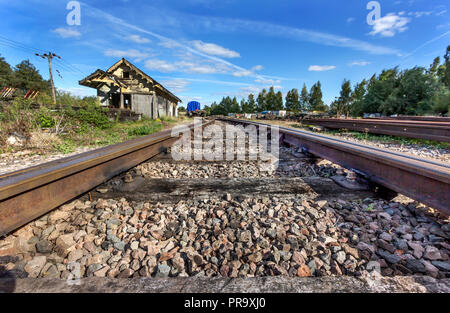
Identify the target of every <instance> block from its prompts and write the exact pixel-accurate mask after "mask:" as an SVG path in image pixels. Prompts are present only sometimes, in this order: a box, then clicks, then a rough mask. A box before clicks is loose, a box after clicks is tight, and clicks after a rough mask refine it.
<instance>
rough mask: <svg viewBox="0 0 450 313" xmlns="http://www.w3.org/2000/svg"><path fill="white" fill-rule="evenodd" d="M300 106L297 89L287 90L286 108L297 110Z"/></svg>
mask: <svg viewBox="0 0 450 313" xmlns="http://www.w3.org/2000/svg"><path fill="white" fill-rule="evenodd" d="M300 109H301V108H300V96H299V94H298V89H295V88H294V89H292V90H289V91H288V93H287V95H286V110H288V111H293V112H297V111H299V110H300Z"/></svg>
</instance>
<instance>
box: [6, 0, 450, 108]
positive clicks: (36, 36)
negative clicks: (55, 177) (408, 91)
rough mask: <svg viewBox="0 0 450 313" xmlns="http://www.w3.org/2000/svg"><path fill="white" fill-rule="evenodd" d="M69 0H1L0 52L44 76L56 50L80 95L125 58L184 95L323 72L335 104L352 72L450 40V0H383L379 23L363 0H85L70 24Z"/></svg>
mask: <svg viewBox="0 0 450 313" xmlns="http://www.w3.org/2000/svg"><path fill="white" fill-rule="evenodd" d="M68 2H69V1H59V0H51V1H50V0H48V1H40V0H20V1H11V0H7V1H5V0H0V16H1V17H2V19H1V20H0V54H1V55H2V56H3V57H5V58H6V60H7V61H8V62H9V63H10V64H12V65H16V64H17V63H19V62H20V61H21V60H23V59H30V60H31V61H32V62H33V63H34V64H35V65H36V66H37V67H38V69H39V70H40V73H41V74H42V75H43V76H44V78H48V67H47V63H46V61H45V60H43V59H40V58H38V57H36V56H34V54H33V53H34V51H35V50H36V51H35V52H40V53H42V51H41V50H45V51H49V50H50V51H52V52H55V53H57V54H58V55H60V56H62V57H63V61H58V60H57V61H55V64H54V66H55V69H57V70H58V71H59V72H60V73H61V76H62V78H61V77H59V76H58V75H57V74H55V76H56V77H55V84H56V86H57V88H60V89H64V90H68V91H71V92H72V93H75V94H77V95H92V94H95V90H93V89H90V88H85V87H82V86H79V85H78V81H79V80H81V79H82V78H84V77H85V76H87V75H89V74H90V73H92V72H94V71H95V70H96V69H98V68H100V69H107V68H108V67H109V66H111V65H112V64H114V63H115V62H116V61H117V60H118V59H120V58H121V57H125V58H127V59H129V60H130V61H131V62H132V63H134V64H135V65H137V66H138V67H140V68H141V69H142V70H144V71H145V72H146V73H147V74H149V75H150V76H152V77H153V78H155V79H156V80H158V81H159V82H160V83H162V84H163V85H165V86H166V87H167V88H168V89H169V90H171V91H173V92H174V93H175V94H176V95H178V96H179V97H180V98H181V99H182V100H183V102H184V104H186V103H187V102H188V101H190V100H198V101H200V102H201V103H202V104H203V105H205V104H210V103H211V102H213V101H220V99H221V98H222V97H223V96H236V97H238V98H242V97H245V96H247V95H248V94H249V93H250V92H251V93H258V92H259V91H260V90H262V88H268V87H269V86H275V88H276V89H277V90H281V91H282V92H283V94H284V95H285V94H286V93H287V91H288V90H290V89H292V88H298V89H301V88H302V86H303V83H306V85H307V87H308V88H310V87H311V85H312V84H314V83H315V82H316V81H318V80H320V81H321V82H322V87H323V93H324V100H325V102H326V103H327V104H329V103H330V102H331V101H332V100H333V99H334V97H335V96H337V95H338V93H339V90H340V85H341V83H342V80H343V79H344V78H347V79H350V80H351V82H352V84H354V83H356V82H358V81H360V80H362V79H363V78H370V76H371V75H372V74H374V73H376V72H378V73H379V72H380V71H381V70H382V69H383V68H388V67H393V66H397V65H398V66H400V68H408V67H413V66H416V65H419V66H426V67H428V66H429V64H431V62H432V60H433V58H434V57H436V56H441V57H442V56H443V55H444V53H445V49H446V47H447V45H448V44H450V12H449V11H448V10H450V8H449V7H450V2H449V1H448V0H447V1H444V0H433V1H430V0H399V1H395V0H389V1H378V2H379V4H380V8H381V15H380V17H379V19H377V20H376V21H375V22H373V23H371V24H372V25H369V24H368V22H367V15H368V14H369V13H370V12H371V10H368V9H367V4H368V3H369V1H366V0H364V1H363V0H345V1H344V0H341V1H335V0H315V1H310V0H308V1H304V0H289V1H288V0H277V1H275V0H272V1H268V0H259V1H253V0H240V1H238V0H221V1H211V0H183V1H170V0H156V1H151V0H150V1H149V0H147V1H143V0H135V1H132V0H116V1H107V0H97V1H88V0H86V1H80V3H81V25H80V26H77V25H74V26H71V25H68V24H67V21H66V17H67V14H69V12H70V11H69V10H67V8H66V6H67V3H68ZM8 40H13V41H14V42H18V43H21V44H22V47H23V48H17V44H14V43H13V44H12V43H11V41H8ZM23 45H25V47H24V46H23ZM37 49H41V50H37Z"/></svg>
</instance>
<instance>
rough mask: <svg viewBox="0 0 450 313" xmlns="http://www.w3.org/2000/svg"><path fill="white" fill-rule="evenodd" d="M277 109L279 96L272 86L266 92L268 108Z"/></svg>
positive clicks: (270, 109)
mask: <svg viewBox="0 0 450 313" xmlns="http://www.w3.org/2000/svg"><path fill="white" fill-rule="evenodd" d="M276 109H277V96H276V94H275V90H274V88H273V86H272V87H270V88H269V91H268V92H267V94H266V110H269V111H274V110H276Z"/></svg>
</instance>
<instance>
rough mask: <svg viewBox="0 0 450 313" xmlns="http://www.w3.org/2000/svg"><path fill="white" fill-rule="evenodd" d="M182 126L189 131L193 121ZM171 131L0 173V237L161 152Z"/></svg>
mask: <svg viewBox="0 0 450 313" xmlns="http://www.w3.org/2000/svg"><path fill="white" fill-rule="evenodd" d="M213 121H214V120H210V121H206V122H204V123H202V127H205V126H207V125H209V124H211V123H212V122H213ZM186 126H187V127H188V128H189V129H191V130H192V129H193V127H194V124H191V125H186ZM171 133H172V131H171V130H166V131H163V132H159V133H155V134H152V135H149V136H145V137H141V138H138V139H134V140H130V141H127V142H123V143H119V144H116V145H112V146H108V147H104V148H100V149H97V150H93V151H89V152H85V153H81V154H78V155H75V156H71V157H67V158H63V159H59V160H55V161H52V162H48V163H45V164H41V165H37V166H33V167H30V168H26V169H23V170H19V171H15V172H12V173H7V174H4V175H0V236H3V235H5V234H8V233H10V232H11V231H14V230H15V229H17V228H18V227H20V226H23V225H25V224H26V223H28V222H30V221H32V220H34V219H36V218H38V217H40V216H42V215H44V214H45V213H48V212H49V211H51V210H53V209H55V208H57V207H58V206H60V205H62V204H64V203H66V202H67V201H70V200H72V199H74V198H76V197H77V196H79V195H82V194H84V193H86V192H88V191H90V190H92V189H93V188H95V187H97V186H99V185H101V184H102V183H104V182H105V181H107V180H109V179H111V178H112V177H114V176H116V175H118V174H120V173H122V172H125V171H127V170H129V169H131V168H133V167H135V166H136V165H138V164H140V163H142V162H144V161H146V160H148V159H150V158H152V157H154V156H155V155H157V154H159V153H161V152H162V151H164V150H165V149H166V148H169V147H170V146H171V145H172V144H173V143H174V142H175V141H176V140H178V139H179V137H172V136H171Z"/></svg>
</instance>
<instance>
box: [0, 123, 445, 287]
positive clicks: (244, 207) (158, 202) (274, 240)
mask: <svg viewBox="0 0 450 313" xmlns="http://www.w3.org/2000/svg"><path fill="white" fill-rule="evenodd" d="M230 123H234V124H242V123H247V124H249V123H250V122H244V121H241V120H231V119H222V120H215V121H206V122H204V124H203V126H204V127H207V126H219V127H221V128H222V129H224V128H225V127H226V125H227V124H230ZM251 124H254V125H261V124H260V123H251ZM280 134H281V138H280V139H281V140H282V143H287V144H289V145H292V146H293V147H290V146H281V147H280V157H279V165H278V167H277V168H274V169H272V170H267V169H266V167H265V166H262V165H265V164H266V161H264V160H262V159H260V158H258V159H256V160H247V159H244V160H234V161H224V160H212V161H205V160H197V161H191V160H185V161H183V160H180V161H175V160H173V158H172V157H171V156H170V155H169V154H168V153H167V152H169V151H170V146H171V144H172V143H173V142H174V141H175V140H177V139H178V138H172V137H171V136H170V133H169V132H163V133H158V134H154V135H152V136H149V137H144V138H141V139H138V140H134V141H132V142H129V143H124V144H121V145H116V146H112V147H107V148H104V149H100V150H97V151H92V152H88V153H85V154H82V155H80V156H76V157H72V158H68V159H65V160H64V159H63V160H59V161H57V162H51V163H49V164H44V165H41V166H38V167H35V168H32V169H27V170H23V171H19V172H15V173H11V174H7V175H3V176H2V177H0V195H2V196H3V197H6V198H2V201H1V202H0V209H1V210H0V214H1V218H0V223H1V224H0V225H1V226H2V231H3V234H6V233H9V232H11V231H13V230H15V229H17V228H18V227H19V226H21V225H25V224H26V223H27V224H26V225H25V226H24V227H22V228H20V229H19V230H17V231H14V232H13V233H12V234H10V235H9V236H7V237H6V238H5V239H4V240H3V241H2V240H0V265H1V264H2V262H9V264H7V265H5V266H8V267H9V268H10V269H11V271H12V273H14V275H16V276H17V277H23V276H21V275H25V276H26V275H28V276H29V277H39V278H41V277H47V278H58V279H59V278H62V279H67V278H68V277H69V275H70V273H71V272H70V270H69V269H68V268H67V264H72V263H74V262H75V263H77V264H79V268H80V272H79V273H80V275H81V277H92V276H96V277H109V278H129V277H149V276H152V277H168V276H169V277H186V276H197V275H199V276H206V277H215V276H222V277H227V278H228V277H231V278H235V277H255V276H256V277H258V276H277V275H282V276H291V277H294V276H297V277H298V276H300V277H307V276H329V275H337V276H341V275H347V276H360V275H365V274H364V273H367V272H368V271H370V270H371V269H373V266H374V263H373V262H378V263H377V264H378V265H377V266H378V268H380V271H381V273H382V275H385V276H396V275H412V274H426V275H430V276H433V277H435V278H445V277H449V275H450V270H449V269H447V267H446V266H447V265H446V260H448V255H449V250H448V248H449V245H448V239H449V234H450V228H449V227H448V222H445V221H444V220H440V219H438V218H437V217H438V216H439V215H438V214H432V213H430V212H429V211H428V209H427V208H426V207H423V206H421V205H418V204H417V203H415V204H414V203H412V204H401V203H399V202H390V201H386V200H383V199H380V198H379V197H378V196H377V195H376V194H375V193H373V192H371V191H362V190H348V189H345V188H343V187H340V186H338V185H336V184H335V183H334V182H333V180H331V179H330V177H331V176H335V175H337V172H338V169H339V166H337V165H336V164H341V165H343V166H344V167H347V168H352V169H356V170H357V169H358V168H359V166H360V165H364V164H370V166H369V167H368V169H369V170H372V169H379V170H378V171H376V172H370V171H369V170H366V173H370V174H371V176H370V178H371V179H372V180H374V181H376V182H377V183H384V181H385V180H388V179H389V178H391V177H392V176H386V173H383V171H390V172H392V173H391V174H388V175H394V177H393V178H395V175H413V174H415V175H418V176H420V178H419V179H420V180H421V181H422V183H423V184H433V186H434V187H435V188H444V190H443V192H442V193H433V190H429V189H427V186H425V188H423V190H416V191H415V192H417V193H420V197H423V198H424V199H425V200H427V199H429V198H430V197H432V196H433V197H437V200H439V201H445V200H446V199H447V198H445V197H448V192H447V194H445V191H448V178H449V176H448V174H449V172H448V167H445V166H443V165H439V164H437V163H436V164H432V163H426V162H422V163H420V162H419V160H415V159H413V158H407V157H404V156H403V159H402V158H401V157H402V156H401V155H400V154H395V153H393V154H390V155H389V154H386V153H387V152H385V151H384V153H385V154H380V153H381V152H383V151H377V150H376V149H372V148H370V149H369V148H368V147H365V146H362V145H355V144H351V145H350V144H349V143H346V142H344V141H342V140H337V139H333V140H331V139H330V138H328V137H326V136H322V135H314V134H311V133H307V132H302V131H294V130H290V129H284V128H280ZM229 140H230V139H229V138H225V139H224V146H227V143H228V141H229ZM231 140H233V141H232V143H233V145H234V138H232V139H231ZM194 141H195V138H194ZM297 146H300V147H301V148H302V151H303V154H298V153H296V150H297V149H296V147H297ZM167 148H169V151H167V150H166V149H167ZM257 149H261V147H257ZM125 150H126V151H125ZM223 153H224V155H225V151H223ZM246 156H247V157H248V155H246ZM314 156H316V157H321V158H327V159H329V160H331V161H332V162H333V163H335V164H333V163H331V162H327V161H321V162H320V163H319V164H318V163H317V160H316V158H315V157H314ZM384 156H389V158H387V160H385V161H383V160H382V159H383V157H384ZM357 160H359V161H357ZM402 160H403V161H404V162H407V160H408V162H409V165H405V164H402ZM356 161H357V162H358V163H354V162H356ZM383 162H384V163H383ZM418 162H419V163H418ZM381 163H382V164H381ZM380 164H381V165H380ZM383 166H384V167H383ZM388 166H389V167H388ZM421 166H423V167H421ZM393 168H395V169H393ZM359 169H360V170H361V171H362V168H359ZM364 169H366V168H364ZM396 171H401V172H396ZM427 171H429V172H427ZM403 172H405V173H409V174H399V173H403ZM414 172H415V173H414ZM405 177H406V176H405ZM411 177H412V176H410V177H408V179H412V178H411ZM427 179H428V180H427ZM85 180H88V181H89V182H88V183H87V182H86V183H85V182H84V181H85ZM397 180H398V179H397ZM426 180H427V181H426ZM425 181H426V183H425ZM58 186H59V187H58ZM387 186H388V187H390V188H394V187H395V186H396V185H387ZM409 186H411V185H408V184H406V185H402V186H401V188H409ZM412 186H416V185H412ZM445 188H447V189H445ZM402 190H403V189H402ZM87 192H90V193H89V194H86V193H87ZM428 192H431V193H432V194H430V193H428ZM58 193H62V194H63V195H61V196H59V194H58ZM80 195H82V196H81V197H78V199H77V200H75V201H71V202H67V201H70V200H71V199H74V198H75V197H77V196H80ZM413 196H415V197H416V195H413ZM416 198H417V197H416ZM14 199H15V200H14ZM5 200H6V201H5ZM447 200H448V199H447ZM27 201H28V202H27ZM29 201H31V202H29ZM41 201H42V202H43V204H41V203H40V202H41ZM427 201H428V200H427ZM428 202H430V203H431V202H432V203H433V204H435V203H436V207H438V208H439V209H440V210H441V211H442V212H443V213H446V212H448V207H446V206H445V204H446V203H448V201H447V202H446V203H445V202H443V203H440V202H438V201H436V199H429V201H428ZM58 203H59V204H58ZM63 203H65V204H64V205H62V206H60V205H61V204H63ZM45 205H48V207H45ZM55 207H57V209H56V210H54V211H52V210H53V208H55ZM50 211H52V212H51V213H50V214H45V213H47V212H50ZM10 213H12V214H10ZM22 213H23V216H22ZM30 221H33V222H30ZM416 229H417V230H416ZM413 236H414V238H413ZM420 236H423V237H422V238H421V237H420ZM410 237H411V238H410ZM374 240H375V241H374ZM419 241H420V242H421V243H418V242H419ZM417 244H418V245H419V246H420V247H422V245H423V248H422V249H423V251H422V250H420V247H419V246H417ZM412 247H414V248H412ZM9 248H10V250H8V249H9ZM401 249H402V251H404V252H402V253H403V254H405V255H410V256H412V258H413V259H414V260H411V259H409V258H403V257H401V255H399V254H397V251H399V250H401ZM419 252H420V254H419ZM413 255H414V256H413ZM3 256H6V257H7V259H6V260H7V261H3V260H4V259H2V257H3ZM422 259H423V260H424V261H423V263H420V262H422V261H420V260H422ZM370 262H372V263H370ZM417 262H419V263H417ZM377 266H375V267H377ZM0 268H1V266H0ZM0 272H1V270H0ZM25 273H26V274H25ZM0 274H1V273H0ZM0 276H1V275H0Z"/></svg>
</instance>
